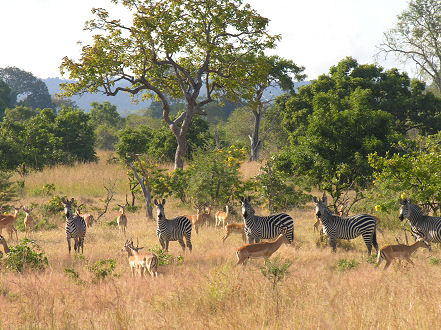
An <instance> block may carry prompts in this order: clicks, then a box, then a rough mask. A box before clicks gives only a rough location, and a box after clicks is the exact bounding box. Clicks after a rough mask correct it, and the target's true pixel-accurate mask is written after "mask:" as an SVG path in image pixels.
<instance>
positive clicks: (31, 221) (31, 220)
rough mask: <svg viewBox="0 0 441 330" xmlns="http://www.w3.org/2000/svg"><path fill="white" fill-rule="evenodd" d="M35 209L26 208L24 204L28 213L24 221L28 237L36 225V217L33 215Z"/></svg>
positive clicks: (24, 209)
mask: <svg viewBox="0 0 441 330" xmlns="http://www.w3.org/2000/svg"><path fill="white" fill-rule="evenodd" d="M32 210H33V208H32V207H31V208H26V207H24V206H23V211H24V213H25V214H26V216H25V218H24V220H23V223H24V226H25V233H26V234H25V235H26V237H28V235H29V236H31V229H32V227H33V226H34V218H33V217H32V216H31V211H32Z"/></svg>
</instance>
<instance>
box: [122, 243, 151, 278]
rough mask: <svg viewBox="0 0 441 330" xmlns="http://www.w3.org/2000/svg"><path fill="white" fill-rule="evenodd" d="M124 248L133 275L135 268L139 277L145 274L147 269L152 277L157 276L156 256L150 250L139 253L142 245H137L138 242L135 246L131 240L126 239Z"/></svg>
mask: <svg viewBox="0 0 441 330" xmlns="http://www.w3.org/2000/svg"><path fill="white" fill-rule="evenodd" d="M124 249H125V250H126V251H127V257H128V259H129V265H130V270H131V271H132V276H135V270H137V271H138V274H139V276H141V277H143V276H144V275H145V273H146V271H148V272H149V273H150V275H151V276H152V277H158V257H157V256H156V254H154V253H151V252H148V253H144V254H141V253H139V252H138V251H139V250H141V249H143V247H139V245H138V244H137V245H136V247H135V246H134V245H133V241H132V240H130V241H129V240H127V241H126V243H125V244H124Z"/></svg>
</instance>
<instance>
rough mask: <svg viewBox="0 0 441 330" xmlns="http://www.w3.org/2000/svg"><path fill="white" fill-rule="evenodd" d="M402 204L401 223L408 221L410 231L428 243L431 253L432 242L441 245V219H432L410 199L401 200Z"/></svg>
mask: <svg viewBox="0 0 441 330" xmlns="http://www.w3.org/2000/svg"><path fill="white" fill-rule="evenodd" d="M399 202H400V215H399V219H400V221H403V220H404V219H408V220H409V223H410V229H411V232H412V234H413V235H414V236H416V237H417V239H419V238H422V239H424V241H425V242H426V243H427V248H428V249H429V251H431V250H432V248H431V246H430V242H434V243H441V217H431V216H428V215H426V214H425V213H424V212H423V210H422V209H421V208H420V207H419V206H418V205H415V204H414V203H412V201H411V200H410V199H401V198H400V200H399Z"/></svg>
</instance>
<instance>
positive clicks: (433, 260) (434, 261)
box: [429, 257, 441, 266]
mask: <svg viewBox="0 0 441 330" xmlns="http://www.w3.org/2000/svg"><path fill="white" fill-rule="evenodd" d="M429 264H431V265H434V266H436V265H441V259H438V258H435V257H433V258H430V259H429Z"/></svg>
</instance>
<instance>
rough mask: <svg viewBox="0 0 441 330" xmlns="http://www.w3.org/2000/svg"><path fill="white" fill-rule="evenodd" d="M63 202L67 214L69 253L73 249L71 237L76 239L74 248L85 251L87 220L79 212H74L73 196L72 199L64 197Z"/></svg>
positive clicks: (77, 250)
mask: <svg viewBox="0 0 441 330" xmlns="http://www.w3.org/2000/svg"><path fill="white" fill-rule="evenodd" d="M61 201H62V203H63V205H64V214H65V215H66V227H65V228H66V239H67V246H68V248H69V254H70V250H71V246H70V239H71V238H73V239H74V250H75V252H77V253H79V252H80V247H81V253H83V248H84V237H85V236H86V222H85V221H84V219H83V218H82V217H81V216H79V215H78V214H75V215H74V214H73V213H72V204H73V203H74V199H73V198H72V199H71V200H70V201H69V200H66V199H65V198H64V197H63V198H62V200H61Z"/></svg>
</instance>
